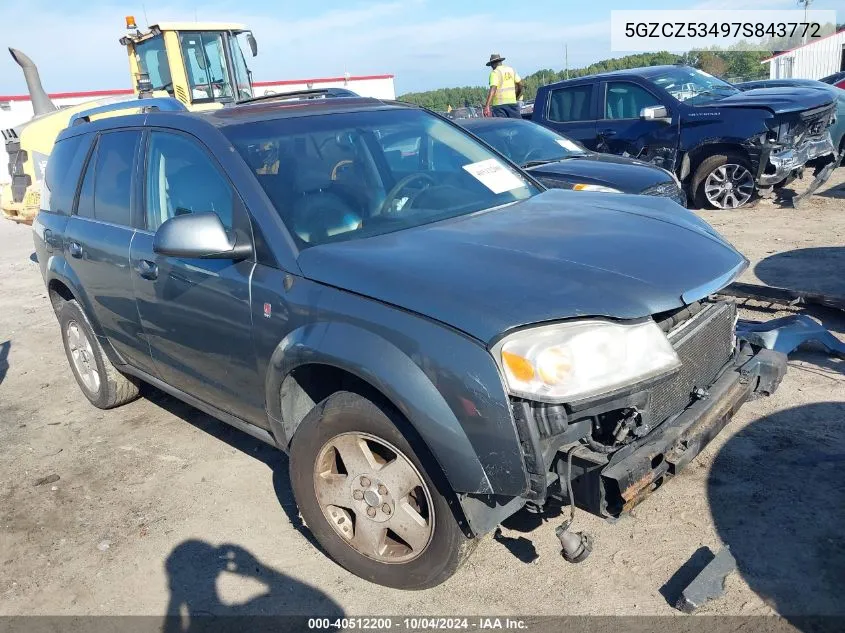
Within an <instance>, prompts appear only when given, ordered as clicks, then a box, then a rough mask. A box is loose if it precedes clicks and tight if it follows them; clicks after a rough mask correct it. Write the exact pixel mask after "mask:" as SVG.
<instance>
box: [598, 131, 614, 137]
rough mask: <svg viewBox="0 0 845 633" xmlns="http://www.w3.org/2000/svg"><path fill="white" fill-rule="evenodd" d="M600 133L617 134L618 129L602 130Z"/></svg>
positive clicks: (604, 134)
mask: <svg viewBox="0 0 845 633" xmlns="http://www.w3.org/2000/svg"><path fill="white" fill-rule="evenodd" d="M600 134H601V135H602V136H616V130H602V131H601V132H600Z"/></svg>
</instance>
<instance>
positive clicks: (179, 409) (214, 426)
mask: <svg viewBox="0 0 845 633" xmlns="http://www.w3.org/2000/svg"><path fill="white" fill-rule="evenodd" d="M141 395H142V396H143V397H144V398H146V399H147V400H149V401H150V402H152V403H153V404H155V405H156V406H158V407H161V408H162V409H164V410H166V411H167V412H168V413H171V414H173V415H175V416H176V417H179V418H181V419H183V420H184V421H185V422H188V423H189V424H192V425H194V426H195V427H197V428H198V429H200V430H202V431H204V432H206V433H208V434H209V435H211V436H213V437H215V438H217V439H218V440H220V441H221V442H225V443H226V444H228V445H229V446H231V447H232V448H234V449H237V450H239V451H240V452H242V453H244V454H246V455H249V456H250V457H253V458H255V459H257V460H259V461H261V462H263V463H264V464H266V465H267V467H268V468H270V470H271V471H272V473H273V490H274V492H275V493H276V498H277V499H278V501H279V505H280V506H281V507H282V510H283V511H284V512H285V514H286V515H287V517H288V520H289V521H290V522H291V525H293V526H294V527H295V528H296V529H297V530H298V531H299V533H300V534H302V536H303V537H304V538H305V539H306V540H307V541H308V542H309V543H310V544H311V545H313V546H314V547H316V548H317V549H319V550H320V551H323V549H322V548H321V547H320V545H319V544H318V543H317V541H316V539H315V538H314V537H313V535H312V534H311V532H310V531H309V530H308V529H307V528H306V527H305V525H304V524H303V522H302V519H301V518H300V516H299V510H298V509H297V506H296V501H295V500H294V497H293V489H292V488H291V485H290V477H289V475H288V457H287V455H285V453H284V452H282V451H281V450H279V449H278V448H275V447H273V446H270V445H269V444H265V443H264V442H262V441H261V440H258V439H256V438H254V437H252V436H251V435H248V434H246V433H244V432H243V431H239V430H238V429H236V428H234V427H232V426H230V425H228V424H226V423H225V422H221V421H220V420H218V419H217V418H214V417H212V416H210V415H208V414H206V413H203V412H202V411H200V410H199V409H197V408H195V407H192V406H191V405H189V404H187V403H185V402H182V401H181V400H179V399H178V398H174V397H173V396H171V395H169V394H166V393H165V392H163V391H161V390H159V389H156V388H155V387H153V386H151V385H148V384H146V383H142V386H141Z"/></svg>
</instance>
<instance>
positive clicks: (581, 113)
mask: <svg viewBox="0 0 845 633" xmlns="http://www.w3.org/2000/svg"><path fill="white" fill-rule="evenodd" d="M592 98H593V86H592V85H587V86H572V87H571V88H558V89H557V90H552V93H551V95H549V115H548V116H549V121H556V122H558V123H568V122H569V121H590V120H591V119H592V116H591V114H590V113H591V112H592V105H593V104H592Z"/></svg>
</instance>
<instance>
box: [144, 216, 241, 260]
mask: <svg viewBox="0 0 845 633" xmlns="http://www.w3.org/2000/svg"><path fill="white" fill-rule="evenodd" d="M153 252H155V253H158V254H159V255H166V256H168V257H185V258H194V257H196V258H202V259H246V258H247V257H249V256H250V254H251V253H252V247H251V246H250V245H249V244H239V243H238V240H237V237H236V236H235V235H234V233H232V232H230V231H227V230H226V227H224V226H223V223H222V222H221V221H220V218H218V217H217V214H216V213H191V214H189V215H177V216H176V217H174V218H170V219H169V220H167V221H165V222H164V224H162V225H161V226H160V227H158V231H156V234H155V237H153Z"/></svg>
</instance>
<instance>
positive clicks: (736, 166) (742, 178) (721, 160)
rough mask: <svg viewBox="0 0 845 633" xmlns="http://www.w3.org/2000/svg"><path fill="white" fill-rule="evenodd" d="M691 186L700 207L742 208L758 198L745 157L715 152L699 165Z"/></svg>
mask: <svg viewBox="0 0 845 633" xmlns="http://www.w3.org/2000/svg"><path fill="white" fill-rule="evenodd" d="M690 189H691V193H692V194H693V196H694V197H695V201H696V204H697V205H698V206H699V208H705V209H739V208H741V207H744V206H745V205H746V204H748V203H749V202H750V201H751V199H752V198H753V197H754V193H755V191H756V186H755V184H754V176H752V175H751V166H750V165H749V164H748V161H747V160H745V158H743V157H742V156H740V155H739V154H714V155H713V156H709V157H707V158H705V159H704V160H703V161H701V164H700V165H699V166H698V168H696V170H695V174H694V175H693V177H692V183H691V186H690Z"/></svg>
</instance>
